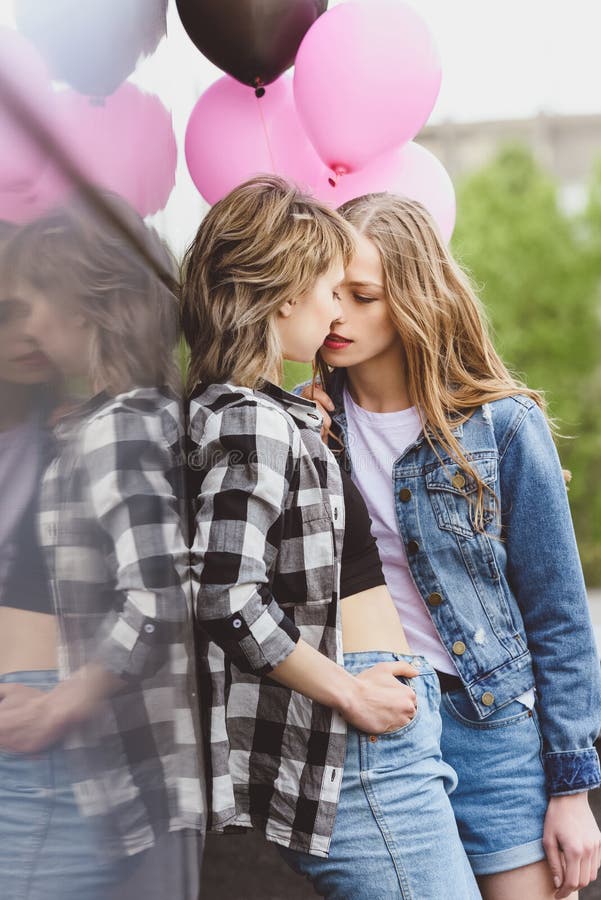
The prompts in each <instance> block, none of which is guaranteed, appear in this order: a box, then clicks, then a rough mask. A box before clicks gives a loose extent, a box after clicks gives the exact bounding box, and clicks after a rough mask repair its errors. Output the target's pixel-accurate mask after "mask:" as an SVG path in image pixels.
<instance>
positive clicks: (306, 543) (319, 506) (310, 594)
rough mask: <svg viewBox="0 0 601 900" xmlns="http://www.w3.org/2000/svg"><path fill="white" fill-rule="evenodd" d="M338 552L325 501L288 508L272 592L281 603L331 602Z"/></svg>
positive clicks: (311, 603) (286, 604)
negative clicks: (336, 553) (336, 551)
mask: <svg viewBox="0 0 601 900" xmlns="http://www.w3.org/2000/svg"><path fill="white" fill-rule="evenodd" d="M335 565H336V555H335V548H334V532H333V526H332V519H331V517H330V515H329V512H328V509H327V507H326V506H325V505H324V504H323V503H311V504H308V505H304V506H293V507H291V508H290V509H288V510H286V513H285V521H284V529H283V537H282V543H281V545H280V550H279V553H278V558H277V562H276V571H275V577H274V582H273V594H274V596H275V598H276V600H277V601H278V603H279V604H280V606H288V605H290V604H294V605H298V604H305V605H316V604H326V603H330V602H331V600H332V597H333V593H334V578H335Z"/></svg>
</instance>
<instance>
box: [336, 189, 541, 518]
mask: <svg viewBox="0 0 601 900" xmlns="http://www.w3.org/2000/svg"><path fill="white" fill-rule="evenodd" d="M339 212H340V213H341V215H342V216H343V217H344V218H345V219H346V220H347V221H348V222H350V223H351V224H352V225H353V226H354V227H355V228H356V229H357V231H359V232H360V233H361V234H363V235H364V236H365V237H367V238H368V239H369V240H371V241H372V242H373V243H374V244H375V246H376V247H377V249H378V252H379V254H380V259H381V262H382V267H383V270H384V288H385V293H386V298H387V301H388V305H389V311H390V316H391V319H392V321H393V323H394V325H395V327H396V329H397V331H398V334H399V336H400V337H401V340H402V344H403V350H404V355H405V359H406V374H407V386H408V392H409V397H410V399H411V402H412V403H413V404H414V405H415V406H416V408H417V409H418V410H419V412H420V415H421V416H422V421H423V425H424V432H425V435H426V439H427V440H428V442H429V444H430V446H431V447H432V448H433V450H434V452H435V453H436V454H437V455H438V456H439V457H440V456H441V452H440V451H441V449H442V452H443V454H446V455H448V456H449V457H451V459H452V460H454V461H455V462H456V463H457V464H458V465H459V466H461V468H462V469H463V470H464V471H465V472H466V473H467V474H468V475H469V476H471V478H472V479H473V480H474V482H475V484H476V486H477V494H476V498H475V509H474V522H475V525H476V527H477V528H478V529H479V530H481V529H482V528H483V527H484V510H485V500H486V499H487V497H488V499H489V500H490V493H491V492H490V488H488V486H487V485H486V484H485V483H484V482H483V481H482V480H481V479H480V477H479V476H478V473H477V471H475V469H474V468H473V467H472V466H471V464H470V462H469V460H468V459H467V458H466V456H465V454H464V452H463V450H462V448H461V445H460V443H459V441H458V440H457V438H456V436H455V435H454V434H453V429H454V428H455V427H456V426H457V425H458V424H460V423H463V422H465V421H466V420H467V419H468V418H469V417H470V416H471V415H472V413H473V412H474V410H475V409H476V408H477V407H479V406H482V404H485V403H490V402H492V401H494V400H499V399H500V398H502V397H509V396H511V395H515V394H518V393H519V394H523V395H526V396H528V397H530V398H532V399H533V400H534V401H535V403H537V404H538V406H540V407H541V409H543V410H545V402H544V399H543V396H542V395H541V394H540V393H539V392H537V391H533V390H531V389H529V388H528V387H526V386H525V385H524V384H522V383H521V382H520V381H519V380H518V379H517V378H516V377H515V376H514V375H512V374H511V372H510V371H509V370H508V368H507V367H506V366H505V364H504V363H503V361H502V360H501V358H500V356H499V355H498V353H497V352H496V350H495V348H494V346H493V344H492V341H491V338H490V335H489V328H488V323H487V320H486V315H485V313H484V309H483V307H482V304H481V303H480V301H479V299H478V297H477V296H476V293H475V291H474V288H473V287H472V285H471V283H470V280H469V278H468V276H467V275H466V273H465V272H463V271H462V269H461V268H460V267H459V265H458V264H457V263H456V262H455V260H454V259H453V257H452V256H451V254H450V252H449V250H448V248H447V247H446V245H445V243H444V241H443V240H442V238H441V236H440V233H439V231H438V228H437V227H436V225H435V223H434V221H433V219H432V217H431V216H430V214H429V213H428V212H427V210H426V209H425V208H424V207H423V206H422V205H421V204H420V203H417V202H415V201H413V200H409V199H407V198H403V197H398V196H394V195H392V194H370V195H367V196H364V197H360V198H358V199H356V200H351V201H349V202H348V203H345V204H344V205H343V206H342V207H341V208H340V210H339ZM319 370H320V375H321V378H322V380H324V383H326V384H327V381H328V377H329V371H328V369H327V367H326V366H325V365H324V363H323V361H321V362H320V363H319ZM437 445H438V446H437Z"/></svg>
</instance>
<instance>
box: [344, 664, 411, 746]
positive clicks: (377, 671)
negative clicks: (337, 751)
mask: <svg viewBox="0 0 601 900" xmlns="http://www.w3.org/2000/svg"><path fill="white" fill-rule="evenodd" d="M418 674H419V672H418V671H417V669H414V668H413V666H412V665H410V664H409V663H408V662H405V661H403V660H399V661H397V662H382V663H377V665H375V666H372V668H371V669H365V670H364V671H363V672H360V673H359V675H357V676H356V681H357V686H358V688H359V689H358V691H357V692H356V697H355V698H354V703H352V705H351V708H350V709H348V710H346V711H344V712H343V715H344V717H345V719H346V720H347V722H349V723H350V724H351V725H354V727H355V728H357V729H359V730H360V731H364V732H366V733H368V734H386V733H387V732H389V731H397V730H398V729H399V728H403V727H404V726H405V725H408V724H409V722H411V720H412V719H413V718H414V717H415V714H416V712H417V695H416V693H415V691H414V690H413V688H412V687H410V686H409V685H406V684H403V682H401V681H398V678H399V677H405V678H414V677H415V675H418Z"/></svg>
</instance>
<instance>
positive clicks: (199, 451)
mask: <svg viewBox="0 0 601 900" xmlns="http://www.w3.org/2000/svg"><path fill="white" fill-rule="evenodd" d="M191 439H192V446H193V450H192V452H191V454H190V458H189V466H190V469H191V471H192V472H193V473H194V475H195V479H194V480H195V481H196V484H197V485H198V488H197V490H195V493H196V497H195V513H196V515H195V524H196V533H195V537H194V541H193V545H192V573H193V580H194V583H195V614H196V617H197V619H198V621H199V622H200V623H201V625H202V627H203V628H204V630H205V631H206V632H207V633H208V635H209V637H210V638H211V639H212V640H214V641H215V642H216V643H217V644H218V645H219V646H220V647H221V649H222V650H223V651H224V653H225V654H226V655H227V656H228V657H229V658H230V660H231V661H232V662H234V663H235V665H236V666H238V667H239V668H240V669H242V670H243V671H247V672H251V673H253V674H259V675H264V674H268V673H269V672H270V671H272V669H274V668H275V667H276V666H277V665H279V664H280V663H281V662H283V661H284V660H285V659H286V658H287V656H289V655H290V653H292V651H293V650H294V648H295V646H296V643H297V642H298V640H299V637H300V632H299V630H298V628H297V627H296V625H295V624H294V623H293V622H292V620H291V619H290V618H289V617H288V616H286V615H285V613H284V612H283V610H282V609H281V607H280V606H279V604H278V603H277V601H276V600H275V598H274V597H273V594H272V592H271V588H270V573H271V572H272V570H273V566H274V564H275V561H276V558H277V554H278V549H279V546H280V543H281V540H282V527H283V518H284V507H285V504H286V499H287V496H288V493H289V491H290V486H291V480H292V478H293V473H294V467H295V452H294V449H295V447H296V448H297V451H298V446H297V445H298V444H299V441H300V438H299V435H298V432H297V431H296V429H294V427H293V426H292V425H291V423H290V422H289V421H288V420H287V418H286V417H285V416H284V415H283V414H282V413H280V412H279V411H278V410H276V409H274V408H271V407H270V406H269V405H267V404H261V403H260V402H255V401H253V400H252V399H247V400H244V401H242V402H240V403H237V404H234V405H231V406H228V407H226V408H224V409H223V410H221V411H219V412H212V413H210V415H208V416H207V417H203V416H202V415H200V416H198V417H196V418H195V419H194V420H193V423H192V428H191Z"/></svg>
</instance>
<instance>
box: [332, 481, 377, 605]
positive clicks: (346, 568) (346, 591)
mask: <svg viewBox="0 0 601 900" xmlns="http://www.w3.org/2000/svg"><path fill="white" fill-rule="evenodd" d="M341 474H342V487H343V491H344V506H345V526H344V542H343V545H342V562H341V566H340V598H341V599H342V598H344V597H350V595H351V594H358V593H359V592H360V591H367V590H369V588H373V587H378V586H379V585H381V584H386V580H385V578H384V575H383V574H382V563H381V561H380V554H379V553H378V546H377V544H376V539H375V538H374V536H373V535H372V533H371V519H370V517H369V513H368V511H367V506H366V505H365V500H364V499H363V497H362V496H361V493H360V491H359V488H358V487H357V486H356V484H355V483H354V481H353V480H352V478H351V476H350V475H348V474H347V473H346V472H345V471H344V470H341Z"/></svg>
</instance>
